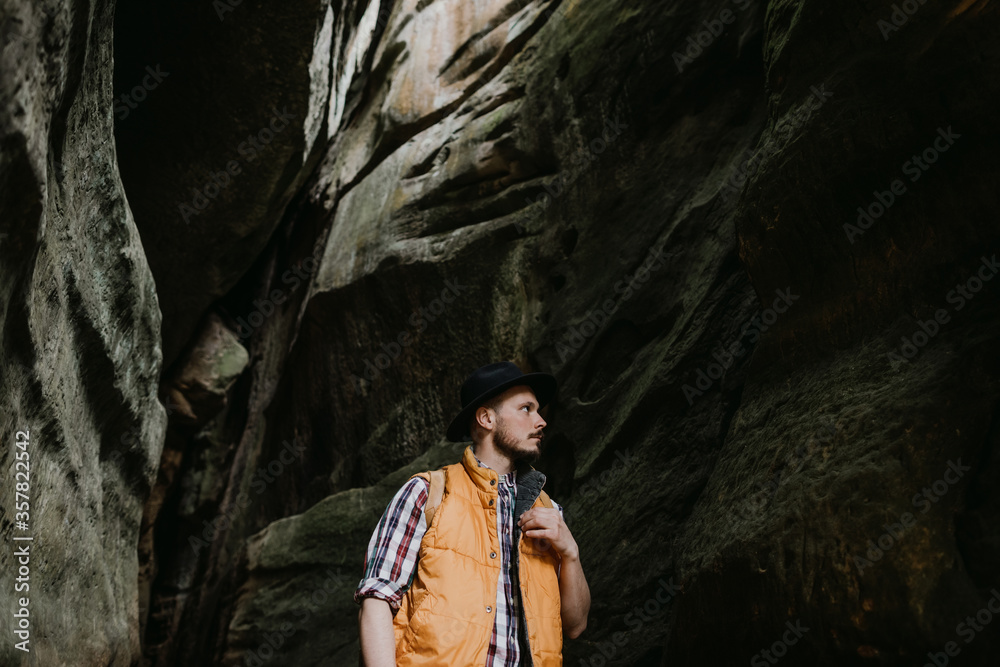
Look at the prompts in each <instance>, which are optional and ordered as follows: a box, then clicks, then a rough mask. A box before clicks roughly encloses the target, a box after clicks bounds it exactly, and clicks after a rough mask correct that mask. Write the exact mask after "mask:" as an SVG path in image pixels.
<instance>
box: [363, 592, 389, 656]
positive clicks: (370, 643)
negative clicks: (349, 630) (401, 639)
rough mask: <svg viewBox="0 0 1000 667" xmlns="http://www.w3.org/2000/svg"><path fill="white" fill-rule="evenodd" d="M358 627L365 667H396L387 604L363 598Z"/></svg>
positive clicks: (374, 599)
mask: <svg viewBox="0 0 1000 667" xmlns="http://www.w3.org/2000/svg"><path fill="white" fill-rule="evenodd" d="M358 627H359V629H360V632H361V656H362V659H363V661H364V665H365V667H396V637H395V634H394V632H393V628H392V607H390V606H389V603H388V602H386V601H385V600H381V599H379V598H374V597H368V598H363V599H362V600H361V610H360V611H358Z"/></svg>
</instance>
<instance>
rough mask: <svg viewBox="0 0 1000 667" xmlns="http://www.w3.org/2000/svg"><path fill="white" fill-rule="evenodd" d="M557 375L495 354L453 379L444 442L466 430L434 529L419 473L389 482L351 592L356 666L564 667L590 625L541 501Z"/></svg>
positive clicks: (566, 549)
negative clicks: (391, 487) (545, 413)
mask: <svg viewBox="0 0 1000 667" xmlns="http://www.w3.org/2000/svg"><path fill="white" fill-rule="evenodd" d="M555 391H556V381H555V378H554V377H552V376H551V375H548V374H547V373H528V374H524V373H522V372H521V370H520V369H519V368H518V367H517V366H516V365H515V364H513V363H511V362H509V361H503V362H499V363H495V364H489V365H487V366H483V367H482V368H480V369H478V370H476V371H475V372H474V373H473V374H472V375H470V376H469V378H468V379H467V380H466V381H465V383H464V384H463V385H462V390H461V402H462V406H463V407H462V410H461V411H460V412H459V413H458V415H457V416H456V417H455V418H454V420H452V422H451V425H450V426H449V427H448V430H447V437H448V439H449V440H451V441H452V442H462V441H463V440H468V439H470V438H471V440H472V441H473V444H472V445H470V446H468V447H466V449H465V452H464V454H463V457H462V461H461V462H460V463H455V464H452V465H449V466H445V467H444V468H443V470H444V473H445V486H444V493H443V495H442V499H441V501H440V505H439V506H438V507H437V508H436V510H435V511H434V513H433V518H432V519H431V523H430V526H427V525H426V524H425V521H424V518H425V517H424V507H425V505H426V503H427V499H428V497H429V490H430V488H431V486H430V484H429V482H428V477H429V475H428V473H418V474H417V475H414V476H413V477H411V478H410V479H409V480H408V481H407V482H406V484H404V485H403V487H402V488H401V489H400V490H399V491H398V492H397V493H396V495H395V497H394V498H393V499H392V501H391V502H390V503H389V505H388V507H387V508H386V510H385V513H384V514H383V515H382V519H381V520H380V521H379V524H378V527H377V528H376V529H375V531H374V533H373V534H372V537H371V541H370V542H369V544H368V555H367V557H366V559H365V576H364V578H363V579H362V580H361V583H360V584H359V586H358V589H357V590H356V591H355V593H354V600H355V602H358V603H359V604H360V605H361V609H360V611H359V614H358V622H359V625H360V629H361V652H362V657H363V661H364V664H365V665H366V667H385V666H391V665H395V666H397V667H407V666H411V665H428V666H431V665H435V666H439V667H521V666H531V667H561V665H562V636H563V634H564V633H565V635H566V636H568V637H570V638H576V637H578V636H579V635H580V633H581V632H583V630H584V628H586V627H587V614H588V612H589V611H590V589H589V587H588V586H587V580H586V578H585V577H584V574H583V568H582V566H581V565H580V550H579V548H578V547H577V544H576V541H575V540H574V539H573V535H572V533H570V531H569V528H568V527H567V526H566V522H565V521H564V520H563V516H562V507H560V506H559V505H558V504H556V503H555V502H551V505H550V506H546V505H547V504H548V503H546V501H547V500H549V499H548V496H547V494H545V492H544V491H542V486H543V485H544V484H545V475H544V474H542V473H541V472H539V471H537V470H535V469H534V468H533V467H532V466H531V465H530V464H531V463H532V462H534V461H537V460H538V457H539V455H540V454H541V443H542V437H543V434H542V429H543V428H544V427H545V420H544V419H542V417H541V415H539V414H538V410H539V409H541V408H542V407H544V406H545V405H546V404H547V403H548V402H549V401H550V400H551V398H552V396H553V395H554V394H555Z"/></svg>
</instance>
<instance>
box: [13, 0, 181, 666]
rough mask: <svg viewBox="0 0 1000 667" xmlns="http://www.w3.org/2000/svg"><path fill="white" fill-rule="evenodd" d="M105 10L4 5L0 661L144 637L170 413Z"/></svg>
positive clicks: (121, 646)
mask: <svg viewBox="0 0 1000 667" xmlns="http://www.w3.org/2000/svg"><path fill="white" fill-rule="evenodd" d="M112 19H113V6H112V4H110V3H106V2H97V3H93V4H91V5H85V4H83V3H72V2H68V1H67V2H60V1H42V2H32V3H18V2H8V1H6V0H4V2H0V36H2V51H0V73H2V74H0V360H2V363H0V434H2V437H3V446H2V447H0V470H3V475H2V478H0V479H2V481H3V491H2V494H3V495H2V501H0V528H2V533H3V536H4V542H5V545H4V548H3V549H2V550H0V582H2V588H0V591H2V592H0V601H2V605H3V610H4V612H3V613H4V621H3V628H4V633H3V634H4V641H3V643H2V645H0V664H3V665H21V664H23V665H29V664H30V665H119V666H122V667H126V666H128V665H130V664H132V660H133V658H135V657H136V656H138V655H139V652H140V638H139V623H138V621H139V609H138V598H137V586H138V556H137V552H136V544H137V541H138V534H139V521H140V518H141V516H142V507H143V502H144V501H145V499H146V497H147V496H148V494H149V491H150V487H151V486H152V484H153V480H154V479H155V477H156V469H157V466H158V464H159V460H160V450H161V448H162V442H163V433H164V429H165V426H166V418H165V415H164V411H163V407H162V406H161V405H160V403H159V402H158V401H157V400H156V386H157V382H158V380H159V376H160V368H161V363H160V362H161V355H160V311H159V308H158V306H157V294H156V291H155V289H154V285H153V277H152V275H151V274H150V271H149V265H148V263H147V260H146V256H145V254H144V253H143V247H142V244H141V242H140V239H139V235H138V233H137V231H136V228H135V225H134V223H133V219H132V213H131V211H130V209H129V206H128V203H127V202H126V200H125V193H124V190H123V188H122V184H121V180H120V179H119V175H118V163H117V160H116V158H115V142H114V137H113V136H112V116H111V108H110V107H109V105H108V104H107V102H108V100H109V99H110V96H111V55H112V54H111V40H112ZM17 442H20V443H22V444H23V446H18V445H16V443H17ZM17 473H20V475H18V474H17ZM16 493H22V494H23V495H15V494H16ZM21 522H23V524H22V523H21ZM12 537H21V538H24V537H31V538H32V539H31V540H20V541H14V540H13V539H12ZM22 568H24V569H22ZM22 599H25V600H27V604H26V605H22V604H20V602H21V600H22ZM22 611H24V612H26V616H25V614H24V613H22ZM15 613H17V614H19V615H20V616H21V617H22V618H25V620H26V621H27V622H28V628H27V633H28V634H26V635H25V636H21V637H17V636H16V635H15V634H14V630H15V629H16V628H18V627H21V626H19V625H15V624H17V623H18V620H17V619H15V618H14V615H15ZM25 640H26V641H25ZM22 642H24V643H22ZM18 643H21V646H20V650H19V648H18V647H16V646H15V644H18Z"/></svg>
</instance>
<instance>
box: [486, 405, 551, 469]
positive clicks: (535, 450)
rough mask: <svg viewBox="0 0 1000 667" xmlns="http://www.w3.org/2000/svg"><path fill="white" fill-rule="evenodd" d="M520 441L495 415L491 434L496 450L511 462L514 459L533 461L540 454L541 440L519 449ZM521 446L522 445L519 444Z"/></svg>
mask: <svg viewBox="0 0 1000 667" xmlns="http://www.w3.org/2000/svg"><path fill="white" fill-rule="evenodd" d="M518 445H521V442H520V441H518V440H517V439H515V438H514V436H512V435H511V434H510V431H508V430H507V425H506V423H504V421H503V419H501V418H500V417H499V415H498V416H497V429H496V432H495V433H494V434H493V446H494V447H496V450H497V451H498V452H500V453H501V454H503V455H504V456H506V457H507V458H508V459H510V460H511V462H514V461H527V462H528V463H534V462H535V461H537V460H538V457H539V456H541V449H542V443H541V440H539V441H538V445H537V446H534V447H532V446H531V445H530V444H529V445H528V449H521V448H519V447H518ZM521 446H522V447H523V446H524V445H521Z"/></svg>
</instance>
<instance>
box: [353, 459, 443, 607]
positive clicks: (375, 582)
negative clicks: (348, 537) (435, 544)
mask: <svg viewBox="0 0 1000 667" xmlns="http://www.w3.org/2000/svg"><path fill="white" fill-rule="evenodd" d="M428 489H429V484H428V482H427V481H426V480H424V479H422V478H420V477H414V478H412V479H410V480H408V481H407V482H406V484H404V485H403V486H402V487H400V489H399V491H397V492H396V495H395V496H393V498H392V500H391V501H389V504H388V506H386V508H385V512H383V513H382V518H381V519H380V520H379V522H378V526H376V527H375V531H374V532H373V533H372V536H371V539H370V540H369V541H368V552H367V554H366V556H365V573H364V577H363V578H362V579H361V582H360V583H359V584H358V588H357V590H355V591H354V602H355V603H357V604H361V600H362V598H366V597H376V598H379V599H382V600H385V601H386V602H388V603H389V606H390V607H392V611H393V613H396V612H397V611H398V610H399V605H400V604H401V603H402V600H403V594H405V593H406V591H407V589H408V588H409V587H410V584H411V583H412V581H413V575H414V574H415V573H416V571H417V560H418V556H419V554H420V541H421V540H422V539H423V536H424V531H425V530H426V526H425V525H424V521H423V516H424V505H425V504H426V503H427V493H428Z"/></svg>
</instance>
